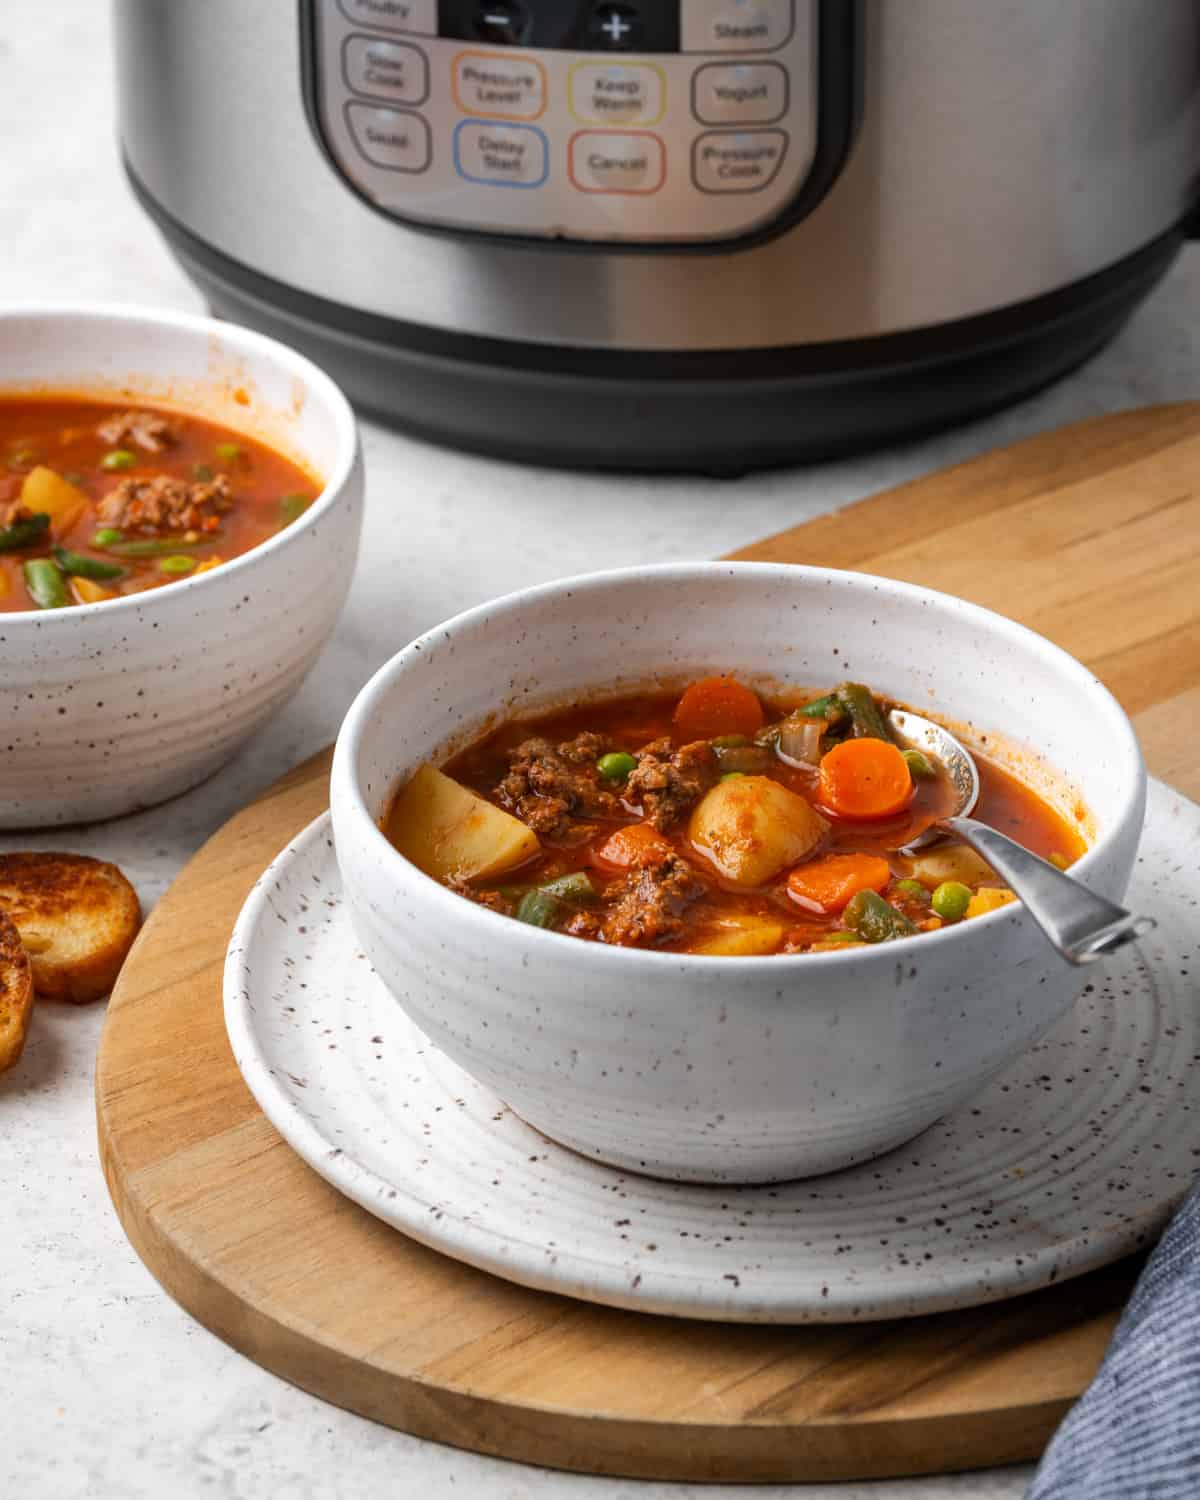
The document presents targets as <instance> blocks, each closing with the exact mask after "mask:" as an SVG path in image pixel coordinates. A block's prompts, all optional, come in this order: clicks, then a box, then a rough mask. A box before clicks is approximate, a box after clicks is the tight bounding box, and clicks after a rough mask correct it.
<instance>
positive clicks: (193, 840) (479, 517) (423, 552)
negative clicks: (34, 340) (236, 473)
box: [0, 0, 1200, 1500]
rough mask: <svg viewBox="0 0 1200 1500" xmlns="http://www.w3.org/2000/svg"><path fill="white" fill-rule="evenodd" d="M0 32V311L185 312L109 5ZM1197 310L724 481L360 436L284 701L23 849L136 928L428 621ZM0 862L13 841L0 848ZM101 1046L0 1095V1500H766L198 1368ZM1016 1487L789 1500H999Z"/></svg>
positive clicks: (1080, 381) (1167, 342)
mask: <svg viewBox="0 0 1200 1500" xmlns="http://www.w3.org/2000/svg"><path fill="white" fill-rule="evenodd" d="M4 22H5V24H4V26H3V28H2V30H0V296H2V297H3V299H4V300H5V301H30V302H37V301H39V300H40V301H51V300H55V299H60V300H61V299H93V298H104V299H111V300H115V301H133V302H142V303H153V304H157V305H162V306H169V307H178V308H186V309H194V310H200V309H201V306H202V304H201V301H200V298H199V297H198V295H197V293H196V292H195V291H194V290H193V288H192V287H191V285H190V284H189V283H188V282H187V281H186V280H185V279H184V277H183V275H182V273H181V272H180V271H179V270H178V268H177V267H176V266H175V264H174V262H173V261H172V260H171V258H170V257H169V255H168V254H167V252H166V250H165V248H164V247H163V245H162V243H161V241H160V240H159V238H158V236H157V234H156V233H155V231H154V230H153V229H152V228H151V227H150V224H149V223H148V222H147V220H146V219H145V218H144V217H143V215H142V214H141V212H140V211H139V209H138V208H137V206H136V205H135V203H134V201H133V198H132V196H131V194H130V191H129V189H128V188H127V186H126V184H125V181H124V179H123V177H122V174H121V170H120V167H119V163H118V156H117V150H116V144H115V139H114V131H113V124H112V107H113V100H112V83H111V72H110V58H109V42H108V8H107V6H104V5H100V4H97V3H95V0H68V3H67V4H60V5H47V4H45V3H44V0H5V5H4ZM1198 314H1200V252H1198V251H1196V250H1191V251H1189V252H1187V253H1185V255H1184V257H1183V258H1182V260H1181V261H1180V262H1179V264H1178V265H1177V266H1176V268H1175V269H1174V270H1173V271H1172V273H1171V275H1170V276H1169V277H1168V279H1167V281H1166V282H1165V284H1164V285H1163V286H1162V287H1161V288H1160V289H1159V290H1158V291H1157V292H1156V293H1155V294H1154V296H1153V298H1152V299H1151V300H1150V302H1149V303H1148V304H1147V306H1146V307H1145V308H1144V309H1143V310H1142V311H1140V312H1139V313H1138V314H1137V316H1136V317H1135V319H1134V320H1133V322H1132V323H1131V325H1130V326H1129V327H1128V328H1127V330H1126V331H1125V332H1124V333H1123V334H1122V336H1121V337H1120V338H1119V339H1118V341H1117V342H1116V343H1115V344H1114V345H1113V346H1112V347H1111V348H1109V349H1108V350H1106V351H1105V352H1104V353H1103V354H1101V355H1100V356H1099V357H1098V358H1097V359H1095V360H1094V361H1093V362H1092V363H1091V364H1090V365H1088V366H1087V367H1086V368H1085V369H1083V370H1082V371H1080V372H1079V373H1077V374H1075V375H1074V376H1072V377H1071V378H1069V379H1068V380H1067V381H1066V382H1065V383H1063V384H1060V385H1058V386H1056V387H1054V388H1053V389H1052V390H1050V391H1047V392H1046V393H1044V394H1043V395H1041V396H1038V397H1036V398H1035V399H1033V400H1031V401H1027V402H1025V403H1023V404H1022V405H1021V406H1019V407H1017V408H1016V409H1014V410H1012V411H1009V412H1007V413H1004V414H1002V415H1000V416H997V417H994V418H992V419H990V420H988V421H984V422H978V423H975V424H973V425H971V426H969V427H965V428H961V429H959V430H958V431H955V432H953V433H950V434H948V435H946V436H943V437H940V438H935V439H931V440H929V441H926V442H923V443H917V444H913V445H911V446H908V447H905V448H900V449H892V450H890V451H887V452H883V453H878V454H872V455H868V456H867V457H864V458H861V459H856V460H850V461H845V462H841V463H837V464H832V465H829V466H826V467H822V468H816V469H810V470H807V471H791V472H777V473H772V474H767V475H762V476H757V477H750V478H747V479H742V480H738V481H736V482H722V481H709V480H702V479H677V478H670V479H660V478H645V479H639V478H628V477H621V478H606V477H597V476H594V475H571V474H564V473H559V472H551V471H543V470H536V469H529V468H521V467H516V466H512V465H504V464H497V463H491V462H488V461H486V460H483V459H478V458H470V457H465V456H463V455H460V454H456V453H451V452H446V451H443V450H441V449H435V448H431V447H428V446H426V445H424V444H421V443H418V442H414V441H412V440H410V439H408V438H405V437H401V436H398V435H397V434H395V433H392V432H388V431H385V430H384V429H382V428H380V427H376V426H374V425H369V426H367V428H366V430H365V434H364V436H365V445H366V456H367V465H368V511H367V525H366V533H365V536H364V544H363V552H362V563H361V565H360V568H359V574H358V579H357V582H356V586H355V588H354V591H353V594H352V597H351V601H350V604H349V607H348V609H347V610H346V613H345V616H344V618H343V620H342V622H341V625H340V627H339V629H338V632H337V635H336V637H335V639H334V641H333V643H332V644H331V646H330V647H329V649H328V650H327V651H326V653H325V655H324V656H323V658H322V659H321V661H320V663H319V664H318V666H317V668H316V670H315V671H314V672H313V674H312V676H311V677H310V678H309V680H308V682H307V684H306V685H305V687H304V688H303V690H302V691H301V693H300V694H299V696H298V697H297V698H296V699H295V700H294V701H293V702H292V703H291V704H290V705H289V706H288V707H287V709H286V710H285V711H284V712H283V713H282V714H281V715H280V716H279V718H278V719H277V720H276V721H275V722H274V723H273V724H272V725H271V726H270V727H269V728H268V729H267V730H265V731H264V732H263V733H261V734H260V735H259V736H258V737H257V739H256V740H255V741H254V742H253V743H252V744H251V745H250V747H249V748H248V749H247V750H246V751H245V752H244V753H243V754H242V755H241V756H240V757H239V758H238V759H237V761H236V762H235V763H234V764H233V765H231V766H229V767H228V768H227V769H226V770H225V771H223V772H222V773H221V774H220V775H219V776H217V777H216V778H215V779H214V780H213V781H211V782H209V783H208V784H207V785H206V786H204V787H202V788H200V789H199V790H198V791H196V792H194V793H192V794H191V795H189V796H187V797H184V798H182V799H180V800H179V801H177V802H174V803H172V804H170V805H169V806H168V807H166V808H163V809H161V810H158V811H155V812H151V813H147V814H145V815H142V816H139V817H135V818H129V819H126V820H124V821H121V822H117V823H113V824H109V825H107V826H101V827H98V828H96V829H94V830H91V831H89V832H86V833H79V832H75V833H71V834H69V835H64V836H56V837H45V838H42V837H39V838H38V839H37V840H36V843H37V844H38V845H42V846H57V847H62V848H74V849H80V850H84V851H86V852H90V853H94V854H97V855H100V856H102V857H104V858H107V859H112V860H116V861H117V862H118V863H119V864H120V865H121V866H122V867H123V868H124V869H125V870H126V872H127V873H128V874H129V876H130V877H131V879H133V880H134V881H135V883H136V884H137V886H138V889H139V891H140V893H141V896H142V900H143V902H144V904H145V905H146V907H147V908H149V907H150V906H152V905H153V903H154V902H155V900H156V899H157V898H158V897H159V896H160V895H161V893H162V891H163V890H164V888H165V887H166V885H167V884H168V882H169V881H170V880H171V879H172V878H173V876H174V875H175V874H176V872H177V871H178V870H179V868H180V866H181V865H182V864H183V863H184V861H185V860H186V859H187V858H188V857H189V856H190V855H191V854H192V853H193V851H194V850H195V849H196V848H197V847H198V846H199V844H200V843H201V842H202V841H203V840H204V839H205V838H206V837H207V836H208V835H209V834H210V833H212V832H213V831H214V830H215V829H216V828H217V827H219V826H220V824H221V823H222V822H224V820H225V819H226V818H227V817H228V816H229V815H230V814H231V813H233V812H234V811H235V810H236V809H237V808H239V807H240V806H241V805H242V804H243V803H245V802H246V801H247V800H248V799H249V798H250V797H252V796H253V795H254V794H255V793H256V792H258V791H259V790H261V789H262V788H264V787H266V786H267V785H268V784H269V783H270V782H272V781H273V780H274V779H275V778H276V777H277V776H279V775H280V774H282V773H283V772H284V771H285V770H286V769H288V767H290V766H292V765H294V764H296V763H297V762H298V761H300V760H301V759H303V758H304V757H305V756H307V755H309V754H310V753H311V752H313V751H315V750H316V749H318V748H319V747H320V746H322V745H324V744H325V743H327V742H328V741H329V740H330V739H331V738H332V737H333V735H334V732H335V730H336V728H337V725H338V722H339V720H340V718H341V716H342V714H343V712H344V711H345V709H346V706H347V704H348V703H349V701H350V699H351V697H352V696H353V694H354V692H355V690H356V688H357V687H358V685H359V684H360V683H361V682H362V681H363V679H364V678H365V677H366V676H367V675H368V674H369V673H370V672H371V671H372V670H373V669H374V668H375V667H376V666H377V665H378V664H379V663H380V662H382V661H383V660H384V659H385V658H386V657H388V656H389V655H390V654H391V653H392V652H393V651H394V650H395V649H396V648H397V647H399V646H400V645H402V644H403V643H404V642H405V641H407V640H409V639H410V638H411V637H412V636H413V635H415V634H416V633H417V632H418V631H420V630H422V629H424V628H426V627H427V626H429V625H431V624H433V623H435V622H436V621H437V620H438V619H440V618H443V617H445V616H447V615H450V614H452V613H454V612H455V611H457V610H458V609H460V608H462V607H463V606H465V605H468V604H472V603H475V602H477V601H479V600H482V599H484V598H486V597H488V596H489V595H494V594H498V593H502V592H505V591H507V590H509V589H513V588H517V587H520V586H523V585H525V584H530V583H534V582H537V581H540V580H543V579H548V578H552V577H554V576H556V575H561V574H565V573H571V572H578V571H583V570H586V569H592V568H599V567H607V566H613V565H619V564H626V563H636V562H640V561H648V562H658V561H669V560H672V559H683V558H690V557H697V556H712V555H716V554H719V553H721V552H724V551H726V550H729V549H731V548H733V547H736V546H738V545H740V544H744V543H746V542H749V541H751V540H753V539H755V538H757V537H760V536H764V535H766V534H768V533H770V532H773V531H777V530H780V529H781V528H783V527H785V526H788V525H791V524H793V523H795V522H797V521H800V520H803V519H805V518H806V517H809V516H812V515H815V514H817V513H819V512H821V511H824V510H828V509H832V508H834V507H837V506H840V505H842V504H845V503H846V502H848V501H851V500H854V499H857V498H858V497H860V496H862V495H866V494H869V493H871V492H872V491H874V490H876V489H879V488H882V487H884V486H887V485H891V484H894V483H897V482H899V481H901V480H904V479H907V478H909V477H910V476H912V475H915V474H920V473H923V472H925V471H926V470H929V469H933V468H936V467H938V466H941V465H944V464H947V463H951V462H954V461H956V460H958V459H962V458H965V457H968V456H970V455H971V454H974V453H978V452H981V451H983V450H985V449H988V448H991V447H994V446H996V445H998V444H1001V443H1005V442H1009V441H1011V440H1013V439H1015V438H1017V437H1020V436H1022V435H1024V434H1027V433H1033V432H1037V431H1040V430H1042V429H1044V428H1047V427H1052V426H1055V425H1057V424H1060V423H1063V422H1068V421H1071V420H1074V419H1076V418H1080V417H1084V416H1088V415H1090V414H1092V413H1096V412H1102V411H1110V410H1116V409H1119V408H1122V407H1127V406H1132V405H1139V404H1143V403H1147V402H1154V401H1164V400H1172V399H1178V398H1185V397H1190V398H1195V397H1197V396H1200V332H1198V330H1200V316H1198ZM0 669H2V664H0ZM21 842H22V843H25V842H26V841H21ZM12 847H17V842H16V841H14V840H12V839H4V840H0V848H12ZM103 1020H104V1009H103V1006H93V1007H90V1008H87V1009H83V1010H76V1009H74V1008H72V1007H69V1006H53V1005H45V1006H42V1007H41V1008H40V1009H39V1010H38V1012H37V1014H36V1016H35V1023H34V1027H33V1031H32V1034H31V1037H30V1041H29V1045H28V1047H27V1050H26V1053H25V1056H24V1058H23V1060H22V1062H21V1064H20V1065H19V1067H18V1068H17V1069H16V1070H15V1071H14V1072H12V1073H11V1074H9V1075H6V1076H5V1077H4V1078H3V1079H2V1080H0V1205H2V1207H0V1288H2V1289H3V1298H2V1300H3V1303H4V1313H3V1317H2V1318H0V1387H2V1389H3V1401H4V1411H5V1414H6V1420H5V1421H4V1422H3V1423H2V1424H0V1495H4V1496H17V1495H21V1496H27V1497H29V1500H50V1497H54V1500H57V1497H67V1496H70V1497H85V1496H86V1497H89V1500H93V1497H95V1500H100V1497H104V1500H107V1497H110V1496H112V1497H118V1496H119V1497H120V1500H152V1497H153V1500H162V1497H167V1496H169V1497H171V1500H192V1497H201V1496H204V1497H214V1496H219V1497H222V1500H235V1497H236V1500H251V1497H271V1500H307V1497H317V1496H320V1497H321V1500H339V1497H343V1496H345V1497H352V1496H353V1497H359V1496H368V1495H375V1494H384V1493H386V1494H396V1495H408V1494H416V1493H420V1494H421V1495H422V1496H423V1497H425V1500H442V1497H449V1496H452V1495H458V1496H470V1497H472V1500H526V1497H530V1500H532V1497H538V1500H550V1497H554V1500H558V1497H562V1500H666V1497H667V1496H671V1497H672V1500H682V1497H685V1496H696V1497H701V1496H702V1497H704V1500H709V1497H713V1500H715V1497H716V1496H718V1495H726V1494H729V1495H732V1494H737V1495H740V1496H746V1497H750V1496H754V1497H755V1500H770V1497H771V1496H777V1495H782V1494H783V1493H784V1492H785V1490H784V1488H778V1489H776V1488H773V1487H766V1488H763V1487H753V1488H752V1487H744V1488H743V1487H738V1488H736V1489H732V1488H730V1489H725V1488H721V1489H713V1488H712V1487H702V1486H695V1487H692V1486H676V1485H662V1484H639V1483H634V1482H631V1481H615V1480H599V1479H590V1478H582V1477H575V1476H570V1475H564V1474H558V1473H552V1472H548V1471H543V1470H538V1469H528V1468H524V1467H521V1466H518V1465H514V1464H508V1463H502V1462H499V1461H495V1460H490V1459H484V1458H480V1457H478V1456H476V1455H474V1454H469V1453H461V1452H458V1451H456V1450H454V1449H450V1448H443V1447H439V1446H437V1445H434V1444H431V1443H425V1442H420V1441H417V1440H416V1439H414V1438H410V1437H407V1436H404V1435H402V1434H400V1433H395V1432H391V1431H389V1430H388V1429H386V1428H383V1427H378V1426H375V1425H373V1424H371V1423H370V1422H366V1421H363V1420H361V1419H359V1418H357V1417H354V1416H352V1415H349V1414H348V1413H346V1412H342V1411H338V1410H335V1409H334V1408H333V1407H330V1406H326V1405H324V1404H322V1403H321V1402H319V1401H317V1400H315V1399H313V1398H312V1397H310V1396H307V1395H305V1394H304V1393H302V1392H301V1391H298V1390H294V1389H293V1388H291V1387H290V1386H288V1385H285V1384H284V1383H283V1382H282V1381H280V1380H277V1379H276V1378H275V1377H274V1376H272V1375H269V1374H267V1373H265V1372H264V1371H262V1370H260V1369H259V1368H258V1367H257V1366H255V1365H253V1364H252V1363H250V1362H249V1361H248V1360H246V1359H244V1358H243V1357H242V1356H241V1355H239V1354H236V1353H234V1352H233V1351H232V1350H231V1349H228V1348H226V1346H225V1345H224V1344H222V1343H221V1342H219V1341H218V1340H217V1339H216V1338H215V1337H213V1335H211V1334H209V1333H208V1332H207V1331H206V1330H205V1329H203V1328H201V1327H200V1326H198V1325H197V1324H196V1323H194V1322H193V1321H192V1320H191V1319H190V1318H189V1317H188V1316H187V1314H185V1313H184V1312H183V1311H181V1309H180V1308H178V1307H177V1306H176V1305H175V1304H174V1303H173V1302H172V1301H170V1300H169V1299H168V1298H167V1296H166V1295H165V1294H164V1293H163V1292H162V1291H161V1290H160V1288H159V1287H158V1284H157V1283H156V1282H155V1281H154V1280H153V1278H152V1277H151V1276H150V1275H149V1273H148V1272H147V1271H146V1270H145V1269H144V1268H143V1266H142V1265H141V1263H140V1261H139V1260H138V1259H137V1257H136V1255H135V1254H134V1252H133V1250H132V1249H131V1248H130V1246H129V1244H128V1243H127V1241H126V1240H125V1237H124V1235H123V1233H122V1231H121V1228H120V1225H119V1224H118V1222H117V1219H116V1216H115V1214H114V1212H113V1210H112V1207H111V1205H110V1203H109V1199H108V1194H107V1192H106V1190H105V1186H104V1182H103V1179H102V1177H101V1173H100V1168H99V1163H98V1160H97V1154H96V1139H95V1124H94V1119H93V1102H92V1069H93V1064H94V1059H95V1052H96V1045H97V1041H98V1038H99V1035H100V1029H101V1026H102V1024H103ZM1028 1472H1029V1471H1028V1470H1024V1469H1010V1470H1004V1471H995V1472H992V1473H987V1474H976V1475H970V1476H963V1477H958V1478H947V1479H929V1480H914V1481H909V1482H896V1483H885V1484H861V1485H855V1484H851V1485H839V1486H813V1487H811V1488H809V1489H807V1490H805V1491H804V1492H803V1493H805V1494H809V1495H812V1496H813V1497H814V1500H816V1497H821V1496H827V1497H830V1500H832V1497H834V1496H836V1497H837V1500H913V1497H918V1496H919V1497H929V1500H935V1497H947V1500H948V1497H960V1496H961V1497H965V1496H972V1497H977V1500H1015V1497H1017V1496H1019V1495H1020V1494H1021V1493H1022V1491H1023V1489H1024V1485H1025V1481H1026V1478H1027V1476H1028Z"/></svg>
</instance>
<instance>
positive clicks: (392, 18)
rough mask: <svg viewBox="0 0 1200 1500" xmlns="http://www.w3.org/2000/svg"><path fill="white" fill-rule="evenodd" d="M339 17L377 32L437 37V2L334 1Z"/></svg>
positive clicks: (425, 0) (387, 0)
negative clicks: (336, 3)
mask: <svg viewBox="0 0 1200 1500" xmlns="http://www.w3.org/2000/svg"><path fill="white" fill-rule="evenodd" d="M338 4H339V5H340V6H341V7H342V13H343V15H345V16H347V17H348V18H349V19H350V20H351V21H358V22H359V23H360V24H361V25H363V26H375V27H378V28H379V29H380V30H381V31H413V32H416V33H417V34H418V35H419V36H437V34H438V0H338Z"/></svg>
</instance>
